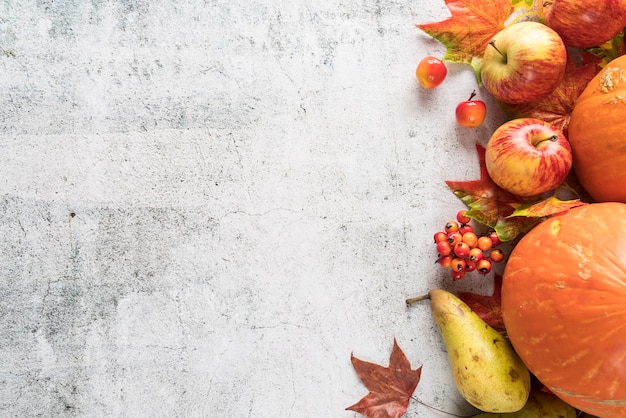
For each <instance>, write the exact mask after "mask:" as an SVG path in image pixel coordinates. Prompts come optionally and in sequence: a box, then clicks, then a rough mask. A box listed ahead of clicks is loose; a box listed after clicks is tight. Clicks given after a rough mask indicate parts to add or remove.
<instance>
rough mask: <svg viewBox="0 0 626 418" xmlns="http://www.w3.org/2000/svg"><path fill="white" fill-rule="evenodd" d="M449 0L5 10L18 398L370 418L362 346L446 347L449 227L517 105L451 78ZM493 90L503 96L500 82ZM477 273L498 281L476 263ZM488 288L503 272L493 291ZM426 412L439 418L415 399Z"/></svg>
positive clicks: (9, 383)
mask: <svg viewBox="0 0 626 418" xmlns="http://www.w3.org/2000/svg"><path fill="white" fill-rule="evenodd" d="M446 16H447V11H446V9H445V6H444V4H443V1H442V2H434V1H430V0H421V1H420V0H417V1H408V0H401V1H390V2H380V1H377V0H364V1H359V2H347V1H345V2H339V3H338V2H321V4H320V2H314V1H309V0H290V1H287V0H260V1H248V0H241V1H239V0H233V1H211V0H207V1H204V2H203V1H193V0H184V1H178V0H164V1H161V2H158V1H157V2H154V1H126V0H118V1H96V0H94V1H84V2H81V1H72V0H61V1H52V0H50V1H43V0H42V1H25V0H24V1H22V0H16V1H5V2H3V3H2V4H1V5H0V55H1V56H0V208H1V210H0V359H1V360H2V367H1V369H0V411H1V412H0V415H2V416H7V417H12V416H15V417H26V416H89V417H100V416H102V417H104V416H107V417H138V416H146V417H148V416H150V417H153V416H163V417H165V416H167V417H173V416H177V417H201V416H210V417H268V418H269V417H354V416H357V415H356V414H354V413H351V412H348V411H345V410H344V409H345V408H346V407H347V406H349V405H351V404H353V403H355V402H357V401H358V400H359V399H360V398H361V397H362V396H364V395H365V394H366V393H367V390H366V389H365V387H364V386H363V385H362V384H361V382H360V381H359V380H358V378H357V377H356V375H355V373H354V371H353V369H352V366H351V364H350V354H351V353H352V352H354V354H355V355H356V356H357V357H359V358H362V359H364V360H368V361H372V362H377V363H381V364H386V363H387V361H388V356H389V353H390V351H391V347H392V344H393V339H394V338H397V340H398V343H399V344H400V346H401V347H402V348H403V349H404V350H405V352H406V354H407V356H408V357H409V359H410V361H411V362H412V364H413V365H414V366H415V367H417V366H418V365H420V364H423V365H424V369H423V377H422V381H421V383H420V385H419V387H418V389H417V391H416V393H415V396H416V397H417V398H418V399H420V400H421V401H423V402H425V403H427V404H429V405H432V406H434V407H436V408H440V409H444V410H447V411H449V412H453V413H461V414H468V413H469V412H471V409H470V408H468V406H467V404H465V403H464V402H463V401H462V400H461V399H460V398H459V397H458V395H457V394H456V392H455V390H454V387H453V385H452V382H451V380H450V378H449V375H448V370H447V369H446V367H447V363H446V357H445V356H446V354H445V350H444V347H443V346H442V344H441V342H440V339H439V335H438V334H437V333H436V330H435V328H434V324H433V322H432V320H431V318H430V315H429V311H428V308H427V306H417V307H413V308H411V309H407V308H406V307H405V305H404V303H403V301H404V299H405V298H406V297H407V296H412V295H414V294H417V293H423V292H425V291H427V290H428V289H429V288H431V287H433V286H442V285H445V284H446V283H447V280H448V279H447V275H446V274H445V273H444V272H441V271H439V270H438V269H437V268H436V266H433V264H432V261H433V256H434V254H433V248H432V244H431V237H432V233H433V232H434V231H435V230H436V229H438V228H440V226H441V225H442V224H443V222H445V221H446V220H447V219H448V218H449V217H451V216H453V215H454V214H455V213H456V211H457V210H458V209H459V208H460V202H458V201H457V200H456V198H454V196H452V195H451V194H450V193H449V192H448V191H447V190H446V188H445V184H444V183H443V180H444V179H463V178H472V177H475V176H476V175H477V163H476V161H475V158H474V154H473V150H474V143H475V142H476V141H483V142H484V141H486V137H487V136H488V132H489V131H490V129H491V128H493V127H494V126H495V124H496V123H498V120H499V118H500V117H501V115H498V113H497V111H495V107H494V106H490V111H492V113H491V114H490V119H489V121H488V122H487V124H486V125H485V126H484V127H482V128H479V129H477V130H474V131H468V130H464V129H461V128H457V127H456V126H455V122H454V107H455V105H456V103H457V102H458V101H460V100H464V99H466V97H468V96H469V93H470V92H471V90H472V89H473V88H475V87H476V82H475V80H474V78H473V75H472V73H471V71H470V70H469V67H465V66H451V67H450V75H449V78H448V80H447V81H446V83H445V84H444V85H443V86H442V87H440V88H438V89H437V90H436V91H428V92H425V91H422V90H420V89H418V88H417V83H416V81H415V78H414V69H415V66H416V64H417V62H418V61H419V59H421V58H422V57H423V56H424V55H426V54H431V53H432V54H436V55H439V56H441V55H442V54H443V51H444V50H443V47H442V46H441V45H440V44H438V43H437V42H435V41H432V40H429V39H428V38H427V37H426V36H424V35H422V34H420V33H419V31H417V29H416V28H415V27H414V24H415V23H418V22H427V21H432V20H439V19H442V18H445V17H446ZM483 98H484V97H483ZM462 285H464V286H466V287H468V288H475V289H477V290H482V288H486V287H488V285H485V284H484V283H480V282H479V281H478V280H476V279H474V280H468V281H466V282H465V283H463V284H462ZM484 290H486V291H488V289H484ZM407 416H432V417H436V416H441V414H439V413H437V412H434V411H432V410H430V409H427V408H425V407H424V406H421V405H420V404H419V403H417V402H412V403H411V406H410V410H409V414H408V415H407Z"/></svg>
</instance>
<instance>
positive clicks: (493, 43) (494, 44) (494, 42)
mask: <svg viewBox="0 0 626 418" xmlns="http://www.w3.org/2000/svg"><path fill="white" fill-rule="evenodd" d="M489 45H491V46H492V47H493V49H495V50H496V51H498V54H500V55H502V57H504V59H506V55H504V53H503V52H502V51H500V50H499V49H498V47H497V46H496V41H491V42H489Z"/></svg>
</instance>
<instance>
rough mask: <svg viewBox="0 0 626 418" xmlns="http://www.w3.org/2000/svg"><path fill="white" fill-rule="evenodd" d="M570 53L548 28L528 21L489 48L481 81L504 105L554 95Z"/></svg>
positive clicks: (497, 37) (498, 36) (500, 34)
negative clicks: (552, 93) (553, 92)
mask: <svg viewBox="0 0 626 418" xmlns="http://www.w3.org/2000/svg"><path fill="white" fill-rule="evenodd" d="M566 62H567V51H566V50H565V45H564V44H563V41H562V40H561V37H560V36H559V35H558V34H557V33H556V32H555V31H554V30H552V29H550V28H549V27H547V26H546V25H544V24H542V23H538V22H531V21H524V22H520V23H516V24H513V25H511V26H507V27H506V28H504V29H502V30H501V31H500V32H498V33H497V34H496V35H495V36H494V37H493V39H492V40H491V42H490V45H488V46H487V49H485V53H484V55H483V60H482V69H481V78H482V83H483V84H484V86H485V88H486V89H487V91H488V92H489V93H490V94H491V95H492V96H493V97H495V98H496V99H497V100H500V101H501V102H504V103H529V102H533V101H536V100H539V99H541V98H543V97H545V96H546V95H548V94H549V93H551V92H552V91H553V90H554V89H555V88H556V87H557V86H558V85H559V83H560V82H561V80H562V79H563V77H564V76H565V64H566Z"/></svg>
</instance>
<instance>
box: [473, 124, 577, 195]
mask: <svg viewBox="0 0 626 418" xmlns="http://www.w3.org/2000/svg"><path fill="white" fill-rule="evenodd" d="M485 165H486V167H487V172H488V173H489V176H490V177H491V179H492V180H493V181H494V182H495V183H496V184H497V185H498V186H500V187H502V188H503V189H504V190H507V191H509V192H511V193H513V194H515V195H518V196H523V197H531V196H536V195H540V194H542V193H545V192H548V191H551V190H554V189H556V188H557V187H558V186H559V185H560V184H561V183H563V181H564V180H565V178H566V177H567V175H568V174H569V172H570V170H571V168H572V149H571V148H570V145H569V142H568V141H567V138H565V136H564V135H563V133H562V132H561V131H560V130H558V129H555V128H554V127H553V126H552V125H551V124H550V123H548V122H545V121H543V120H540V119H536V118H520V119H513V120H511V121H508V122H505V123H504V124H502V125H501V126H500V127H499V128H498V129H496V130H495V132H494V133H493V135H492V136H491V138H490V139H489V142H488V143H487V147H486V150H485Z"/></svg>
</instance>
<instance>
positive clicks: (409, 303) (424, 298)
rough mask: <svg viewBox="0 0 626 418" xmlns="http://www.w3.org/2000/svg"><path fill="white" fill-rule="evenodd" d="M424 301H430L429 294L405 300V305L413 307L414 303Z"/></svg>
mask: <svg viewBox="0 0 626 418" xmlns="http://www.w3.org/2000/svg"><path fill="white" fill-rule="evenodd" d="M426 299H430V295H429V294H425V295H420V296H415V297H412V298H409V299H407V300H406V304H407V305H413V304H414V303H416V302H420V301H422V300H426Z"/></svg>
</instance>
